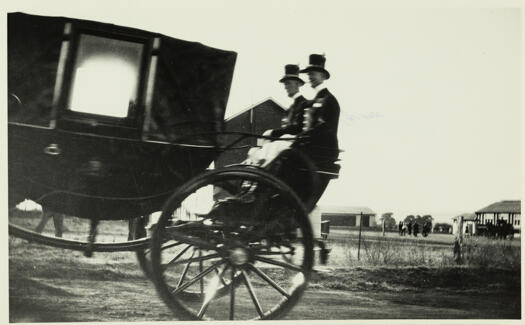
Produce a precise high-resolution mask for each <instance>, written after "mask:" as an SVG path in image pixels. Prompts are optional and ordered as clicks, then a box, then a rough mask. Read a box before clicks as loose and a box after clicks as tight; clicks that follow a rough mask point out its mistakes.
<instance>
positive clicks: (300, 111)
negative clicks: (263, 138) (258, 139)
mask: <svg viewBox="0 0 525 325" xmlns="http://www.w3.org/2000/svg"><path fill="white" fill-rule="evenodd" d="M306 104H307V100H306V98H304V97H303V96H302V95H299V96H298V97H297V98H296V99H295V100H294V102H293V103H292V105H291V106H290V109H289V110H288V116H287V118H288V123H287V125H286V126H285V127H282V128H279V129H275V130H273V131H272V134H271V136H272V137H280V136H282V135H283V134H291V135H297V134H299V133H300V132H302V131H303V119H304V108H305V106H306Z"/></svg>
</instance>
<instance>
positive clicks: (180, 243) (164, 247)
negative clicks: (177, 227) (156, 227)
mask: <svg viewBox="0 0 525 325" xmlns="http://www.w3.org/2000/svg"><path fill="white" fill-rule="evenodd" d="M182 244H184V243H183V242H180V241H176V242H174V243H172V244H169V245H166V246H162V247H161V248H160V249H161V250H164V249H168V248H172V247H175V246H179V245H182Z"/></svg>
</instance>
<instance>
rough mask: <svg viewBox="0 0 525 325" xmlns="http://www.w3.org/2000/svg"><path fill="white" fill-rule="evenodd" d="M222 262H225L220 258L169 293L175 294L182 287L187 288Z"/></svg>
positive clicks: (182, 288) (181, 289)
mask: <svg viewBox="0 0 525 325" xmlns="http://www.w3.org/2000/svg"><path fill="white" fill-rule="evenodd" d="M224 263H225V262H224V261H223V260H220V261H218V262H216V263H214V264H213V265H211V266H209V267H208V268H207V269H206V270H204V271H202V272H201V273H200V274H198V275H197V276H195V277H194V278H193V279H191V280H190V281H188V282H186V283H185V284H183V285H182V286H177V288H175V290H173V291H172V292H171V293H172V294H177V293H179V292H181V291H183V290H184V289H186V288H188V287H189V286H191V285H192V284H194V283H195V282H197V281H199V280H200V279H202V278H203V277H205V276H206V275H208V274H209V273H210V272H212V271H213V270H214V269H215V268H217V267H219V266H220V265H222V264H224Z"/></svg>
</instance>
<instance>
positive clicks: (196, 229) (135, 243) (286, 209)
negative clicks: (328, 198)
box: [9, 166, 326, 320]
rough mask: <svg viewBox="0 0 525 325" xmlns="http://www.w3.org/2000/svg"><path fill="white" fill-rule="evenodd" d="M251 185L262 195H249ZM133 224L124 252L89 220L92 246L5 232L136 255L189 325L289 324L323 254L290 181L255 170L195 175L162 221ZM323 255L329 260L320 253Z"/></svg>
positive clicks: (172, 201)
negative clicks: (208, 324) (226, 323)
mask: <svg viewBox="0 0 525 325" xmlns="http://www.w3.org/2000/svg"><path fill="white" fill-rule="evenodd" d="M246 184H250V188H252V189H253V188H254V186H253V185H254V184H256V188H257V190H256V191H252V192H251V193H247V190H246V188H247V186H246ZM225 196H226V199H225ZM246 196H251V197H252V199H251V200H247V199H246ZM232 198H235V199H232ZM237 198H242V199H239V200H237ZM206 200H207V201H206ZM130 224H131V227H130V234H129V240H128V241H123V242H119V243H104V242H97V237H96V225H97V223H96V222H93V221H91V231H90V233H89V234H87V238H88V240H87V241H78V240H69V239H64V238H58V237H53V236H49V235H45V234H44V235H42V234H38V233H35V232H33V231H31V230H29V229H25V228H23V227H20V226H17V225H14V224H11V223H10V226H9V230H10V234H11V235H14V236H17V237H21V238H24V239H27V240H30V241H32V242H37V243H42V244H46V245H50V246H55V247H60V248H66V249H73V250H81V251H84V252H85V254H86V255H91V254H92V253H93V252H116V251H136V254H137V257H138V260H139V264H140V265H141V267H142V269H143V271H144V273H145V275H146V276H147V277H148V278H150V279H151V280H152V281H153V282H154V283H155V286H156V288H157V291H158V293H159V295H160V297H161V298H162V299H163V301H164V302H165V303H166V305H167V306H168V307H169V308H170V309H171V310H172V311H173V312H174V314H175V315H176V317H177V318H179V319H188V320H189V319H273V318H278V317H282V316H284V315H285V314H286V312H287V311H289V310H290V309H291V308H292V307H293V306H294V305H295V304H296V303H297V302H298V301H299V298H300V296H301V295H302V293H303V292H304V290H305V289H306V287H307V283H308V280H309V278H310V276H311V273H312V269H313V265H314V256H315V253H314V250H315V249H318V248H316V247H314V246H316V245H315V244H316V240H315V239H314V236H313V234H312V229H311V225H310V223H309V221H308V217H307V209H306V208H305V205H304V204H303V202H302V201H301V200H300V199H299V198H298V197H297V195H296V194H295V193H294V191H293V190H291V189H290V188H289V186H288V185H286V184H285V183H284V182H282V181H281V180H279V179H277V178H276V177H275V176H273V175H271V174H270V173H268V172H266V171H264V170H261V169H257V168H253V167H251V166H240V167H239V166H237V167H229V168H220V169H216V170H211V171H208V172H206V173H204V174H202V175H199V176H197V177H195V178H193V179H192V180H190V181H189V182H187V183H186V184H185V185H183V186H181V187H180V188H178V189H177V190H176V191H175V192H174V193H173V195H172V196H171V197H170V198H169V199H168V200H167V202H166V203H165V204H164V207H163V210H162V214H161V215H160V218H159V219H158V220H157V221H156V222H154V223H152V222H149V223H148V219H147V218H135V219H132V220H131V222H130ZM321 250H322V251H323V252H322V254H326V251H324V245H321ZM322 254H320V255H322ZM259 291H262V292H263V294H261V295H259V296H258V294H257V293H258V292H259ZM261 297H264V299H263V300H261Z"/></svg>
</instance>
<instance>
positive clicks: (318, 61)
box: [300, 54, 330, 79]
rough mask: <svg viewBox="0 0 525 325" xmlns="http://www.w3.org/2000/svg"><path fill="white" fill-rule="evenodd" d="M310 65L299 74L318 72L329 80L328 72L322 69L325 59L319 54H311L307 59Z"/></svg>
mask: <svg viewBox="0 0 525 325" xmlns="http://www.w3.org/2000/svg"><path fill="white" fill-rule="evenodd" d="M309 62H310V65H309V66H307V67H306V68H304V69H303V70H301V71H300V72H301V73H307V72H309V71H320V72H323V73H324V74H325V76H326V79H330V72H328V71H327V70H326V69H325V68H324V63H325V62H326V58H325V57H324V55H321V54H311V55H310V58H309Z"/></svg>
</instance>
